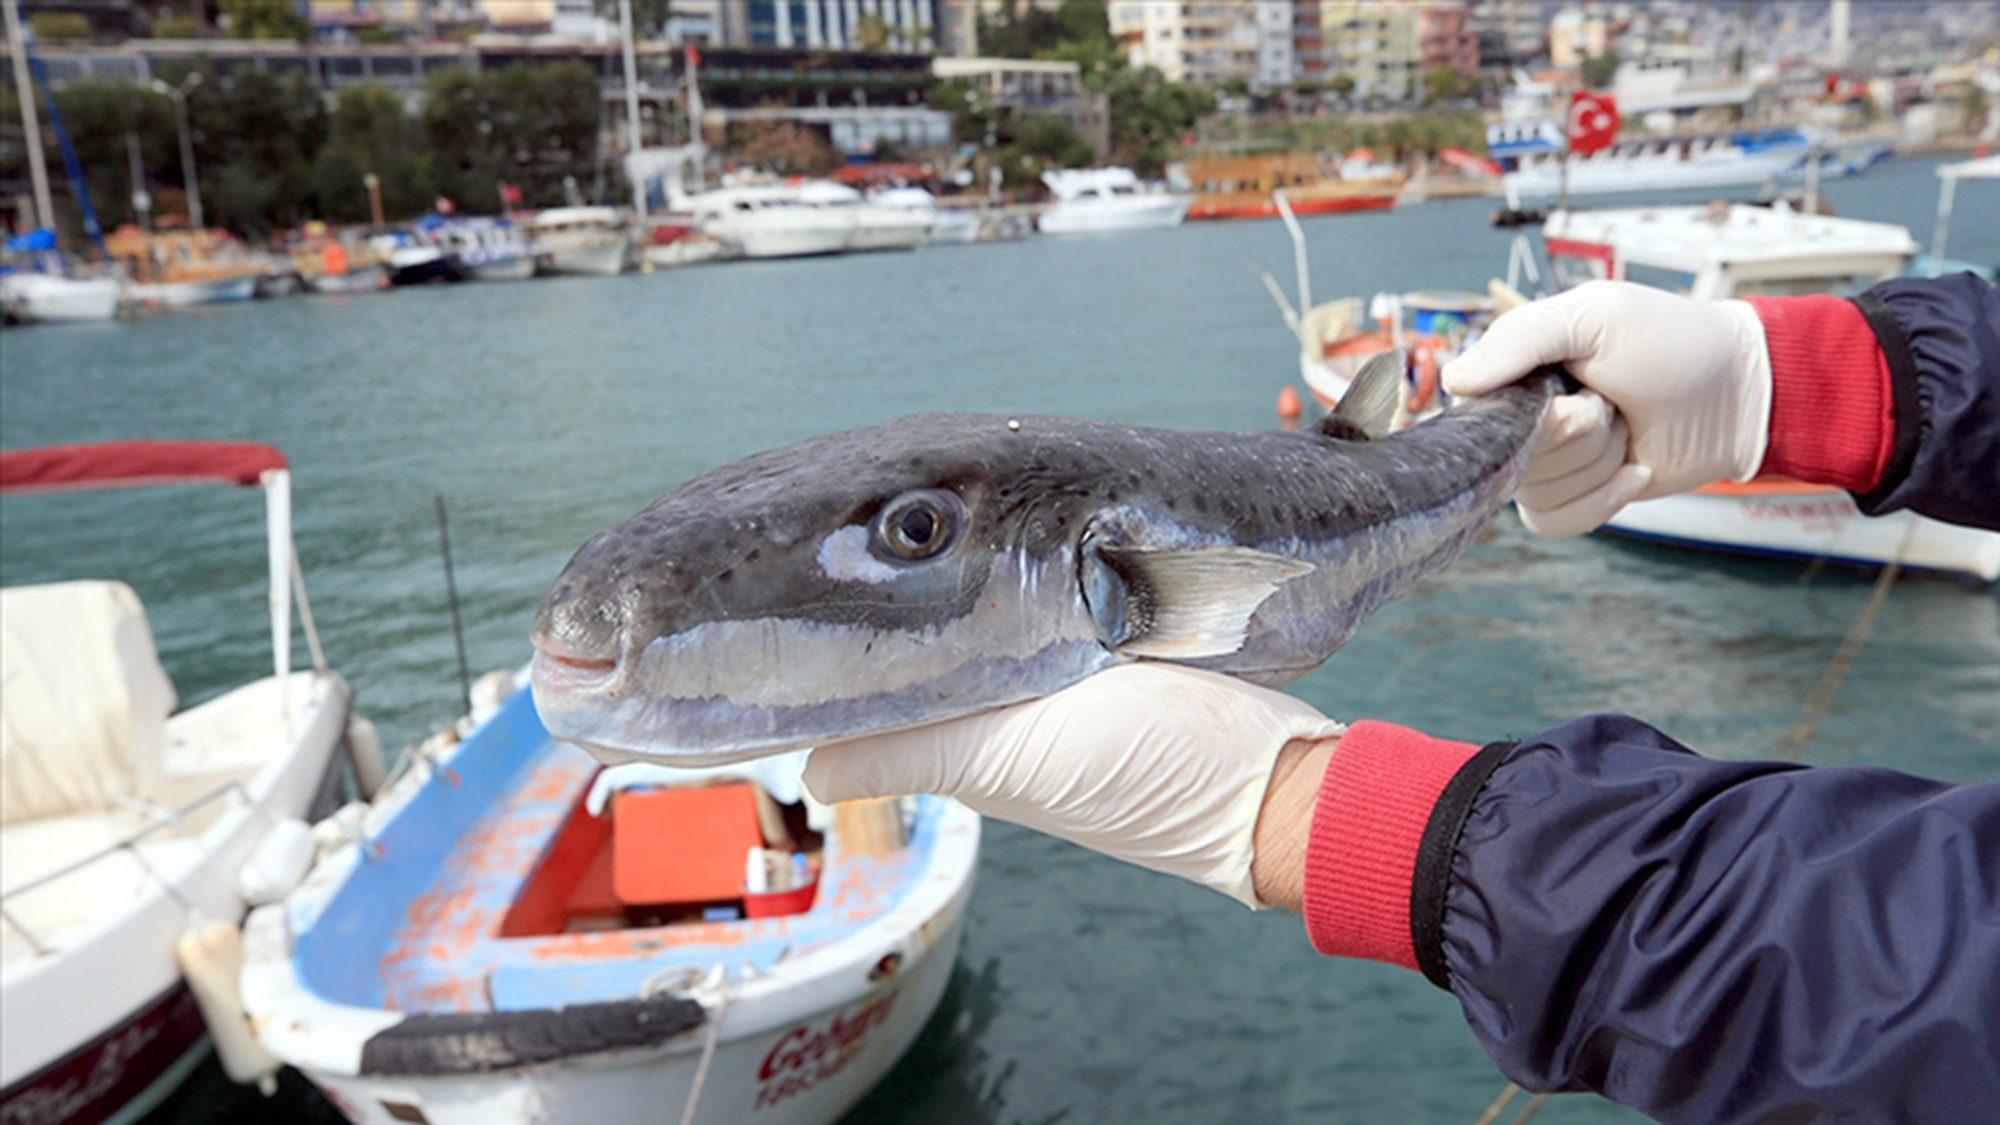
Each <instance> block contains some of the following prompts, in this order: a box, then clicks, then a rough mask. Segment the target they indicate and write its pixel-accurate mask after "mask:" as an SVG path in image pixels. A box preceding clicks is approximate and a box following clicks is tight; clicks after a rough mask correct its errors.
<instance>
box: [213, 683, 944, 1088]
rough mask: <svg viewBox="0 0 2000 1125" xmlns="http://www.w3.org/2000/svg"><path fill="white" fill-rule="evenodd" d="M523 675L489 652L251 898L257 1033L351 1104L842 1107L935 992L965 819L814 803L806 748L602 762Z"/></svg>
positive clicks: (919, 804) (880, 1068) (868, 1081)
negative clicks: (690, 766) (560, 738)
mask: <svg viewBox="0 0 2000 1125" xmlns="http://www.w3.org/2000/svg"><path fill="white" fill-rule="evenodd" d="M495 682H496V681H495V677H488V678H487V679H486V680H484V681H482V685H491V684H494V683H495ZM526 682H527V681H526V673H525V672H522V673H520V674H518V675H514V676H508V675H507V674H504V673H503V674H500V675H499V677H498V683H499V685H500V691H499V692H496V693H494V694H502V695H505V693H507V692H511V695H505V698H504V700H503V701H501V702H498V703H497V705H492V706H490V709H489V708H488V707H487V706H484V705H482V704H481V703H479V702H475V712H480V711H484V712H485V713H486V715H487V717H485V718H484V719H483V721H479V722H477V725H476V726H475V725H472V724H471V723H468V724H467V725H466V727H464V728H461V729H460V731H459V732H455V733H451V734H448V735H446V736H444V737H441V738H439V739H435V740H433V743H432V744H430V745H428V746H427V747H426V749H425V751H424V753H423V754H422V756H421V758H420V760H416V761H415V764H414V765H413V766H412V767H411V768H410V769H409V771H408V772H407V773H405V774H404V775H403V776H402V777H401V778H400V779H399V780H398V781H396V782H394V783H393V784H391V785H390V787H389V788H388V789H387V790H385V791H384V794H383V796H382V797H381V798H380V799H379V800H378V801H377V802H376V803H375V804H374V806H373V807H372V808H371V809H370V810H369V812H368V814H367V816H366V818H365V820H363V821H362V822H361V823H360V824H359V825H358V827H357V829H356V832H355V835H354V838H353V839H351V840H350V841H349V842H347V843H345V844H343V845H342V846H340V847H339V848H338V850H336V851H334V852H332V853H331V854H330V855H329V856H328V857H327V858H326V859H325V860H324V861H323V862H321V864H320V865H319V866H318V867H316V868H315V869H314V870H313V871H312V873H311V874H309V875H308V876H307V877H306V879H305V881H304V882H303V883H301V884H300V885H299V887H298V888H297V889H296V890H295V891H294V892H293V893H292V894H291V896H290V897H289V898H288V899H287V900H286V901H284V902H283V903H281V904H276V905H272V906H269V907H264V908H261V909H259V910H257V911H255V912H254V913H253V914H252V915H251V918H250V920H249V922H248V923H247V924H246V926H245V937H244V945H245V962H244V970H243V974H242V984H243V999H244V1004H245V1006H246V1008H247V1010H248V1013H249V1015H250V1018H251V1020H252V1021H253V1023H254V1024H255V1025H256V1026H257V1027H258V1028H259V1029H260V1036H261V1039H262V1042H263V1044H264V1045H265V1046H266V1047H268V1048H269V1049H270V1050H271V1051H272V1052H274V1053H275V1054H276V1055H278V1056H279V1057H281V1058H283V1059H284V1060H285V1061H287V1062H289V1063H290V1064H291V1065H293V1066H295V1067H297V1068H298V1069H299V1070H301V1071H303V1072H304V1073H305V1075H306V1077H307V1078H309V1079H310V1080H311V1081H312V1082H313V1083H314V1084H315V1085H317V1086H318V1087H319V1088H320V1089H321V1090H323V1091H325V1092H326V1094H327V1095H328V1097H329V1098H330V1099H331V1100H332V1101H333V1103H334V1104H335V1105H336V1106H338V1107H339V1108H340V1110H341V1111H342V1112H343V1113H344V1114H346V1115H347V1116H348V1117H349V1118H351V1119H352V1120H354V1121H357V1122H368V1123H371V1125H392V1123H395V1122H409V1121H425V1122H429V1123H431V1125H506V1123H514V1122H520V1123H526V1122H544V1121H607V1122H609V1121H619V1122H622V1121H681V1122H703V1123H723V1122H728V1123H735V1122H744V1121H759V1122H772V1123H776V1125H805V1123H824V1122H830V1121H832V1120H834V1119H835V1118H837V1117H838V1116H839V1115H840V1114H841V1113H842V1112H843V1111H845V1110H846V1109H847V1108H848V1107H849V1106H851V1105H853V1104H854V1102H855V1101H856V1100H858V1099H859V1098H860V1097H861V1096H862V1094H864V1093H865V1092H866V1091H867V1090H868V1089H869V1087H870V1086H872V1085H873V1084H874V1083H875V1081H876V1080H877V1079H879V1078H880V1077H881V1076H882V1074H883V1073H884V1072H885V1071H887V1070H888V1068H889V1067H890V1066H891V1065H893V1064H894V1062H895V1061H896V1059H897V1058H898V1057H899V1056H900V1055H901V1054H902V1053H903V1052H904V1051H905V1050H906V1049H907V1048H908V1046H909V1045H910V1042H911V1041H912V1040H913V1039H914V1038H915V1036H916V1034H917V1032H918V1030H919V1029H921V1028H922V1027H923V1025H924V1022H925V1021H926V1020H927V1019H928V1018H929V1016H930V1014H931V1012H932V1011H933V1010H934V1009H935V1007H936V1006H937V1003H938V1000H939V999H940V997H941V996H942V994H943V992H944V989H945V985H946V983H947V981H948V979H949V977H950V973H951V965H952V962H953V959H954V957H955V955H956V951H957V948H958V943H959V936H960V931H961V923H962V918H963V914H964V910H965V905H966V901H967V899H968V898H969V896H970V893H971V883H972V875H973V871H974V868H975V867H976V863H977V854H978V842H979V820H978V817H977V816H976V815H974V814H973V813H971V812H970V811H968V810H967V809H965V808H964V807H963V806H961V805H959V804H957V803H956V802H953V801H949V800H945V799H941V798H936V797H917V798H913V799H910V800H908V801H902V802H897V801H887V802H870V803H861V804H856V805H853V806H841V807H839V808H837V809H835V810H833V815H832V817H831V820H830V822H829V821H827V820H825V819H821V818H819V817H815V816H814V815H813V811H812V810H811V809H809V808H808V807H807V806H806V805H805V804H804V803H803V802H804V797H803V790H802V787H801V785H800V783H799V778H798V773H799V769H800V759H801V758H802V757H803V755H792V756H789V757H782V758H773V759H764V760H761V761H757V762H750V763H744V764H743V765H741V766H737V767H725V768H722V769H718V770H708V771H685V770H667V769H663V768H660V767H654V766H647V765H636V766H622V767H615V768H612V769H604V768H603V767H601V766H600V765H599V763H598V762H597V761H595V760H594V759H592V758H591V757H589V756H588V755H587V754H585V753H584V752H583V751H582V750H579V749H577V748H576V747H574V746H571V745H569V744H567V743H563V742H557V741H555V740H553V739H551V738H550V737H549V735H548V733H547V732H546V731H545V730H544V729H543V727H542V725H541V722H540V720H539V719H538V718H537V716H536V713H535V709H534V705H533V699H532V697H531V694H530V693H529V692H528V691H526V690H522V689H524V688H525V686H526ZM484 694H485V693H484V692H475V697H476V698H477V697H479V696H481V695H484Z"/></svg>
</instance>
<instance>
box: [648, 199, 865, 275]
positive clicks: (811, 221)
mask: <svg viewBox="0 0 2000 1125" xmlns="http://www.w3.org/2000/svg"><path fill="white" fill-rule="evenodd" d="M674 209H675V210H676V211H684V212H686V213H688V214H690V215H691V216H693V219H694V226H695V229H696V230H698V231H700V232H701V233H702V234H705V235H707V236H709V237H711V238H716V239H720V240H721V241H723V242H725V243H728V244H729V245H730V246H732V247H734V248H735V255H733V256H740V257H744V258H803V257H812V256H815V255H819V254H838V253H840V252H841V251H843V250H845V249H847V244H848V243H849V242H851V241H852V240H853V238H854V229H855V224H856V221H857V216H856V213H855V211H854V210H852V209H849V208H838V207H822V206H819V205H817V204H815V203H813V202H812V201H811V200H808V199H807V198H805V196H804V195H803V194H802V193H801V192H800V191H799V189H798V188H797V187H796V186H791V185H785V184H751V185H743V186H738V187H724V188H716V189H715V190H713V191H704V192H700V193H697V194H695V195H690V196H683V197H678V198H676V200H675V204H674Z"/></svg>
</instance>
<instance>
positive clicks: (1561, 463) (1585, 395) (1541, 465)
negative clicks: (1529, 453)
mask: <svg viewBox="0 0 2000 1125" xmlns="http://www.w3.org/2000/svg"><path fill="white" fill-rule="evenodd" d="M1627 435H1628V430H1627V427H1626V425H1625V420H1624V419H1623V418H1621V417H1620V416H1619V414H1618V410H1617V408H1616V407H1614V406H1612V405H1611V403H1610V402H1609V401H1607V400H1606V399H1605V398H1604V396H1602V395H1599V394H1597V393H1596V392H1594V391H1582V392H1580V393H1577V394H1573V395H1558V396H1557V397H1555V398H1553V399H1551V400H1550V401H1549V405H1548V408H1547V409H1546V410H1544V411H1543V413H1542V420H1541V425H1540V426H1539V428H1537V430H1536V431H1535V456H1534V459H1533V460H1532V461H1530V462H1529V463H1528V471H1527V472H1526V473H1524V474H1522V477H1521V483H1522V484H1523V485H1531V484H1540V483H1542V482H1544V481H1551V480H1556V479H1558V478H1561V477H1566V476H1569V475H1570V474H1572V473H1574V472H1576V471H1577V470H1579V469H1582V468H1585V467H1586V466H1589V465H1594V464H1596V463H1598V462H1600V461H1602V460H1603V459H1604V458H1605V456H1606V452H1607V450H1611V449H1613V447H1615V451H1616V456H1617V459H1618V460H1619V461H1622V460H1624V458H1625V451H1626V448H1627V445H1628V442H1627ZM1606 474H1607V475H1608V474H1609V470H1606Z"/></svg>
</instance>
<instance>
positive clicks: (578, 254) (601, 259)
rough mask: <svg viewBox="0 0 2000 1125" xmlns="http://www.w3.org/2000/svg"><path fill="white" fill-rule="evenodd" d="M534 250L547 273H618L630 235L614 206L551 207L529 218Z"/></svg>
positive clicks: (628, 250)
mask: <svg viewBox="0 0 2000 1125" xmlns="http://www.w3.org/2000/svg"><path fill="white" fill-rule="evenodd" d="M528 234H529V237H530V238H531V239H532V240H533V241H534V244H535V253H536V254H537V255H538V256H539V257H540V258H541V260H542V262H543V264H544V265H545V267H546V268H547V270H548V271H549V272H550V273H580V274H619V273H624V272H625V267H626V266H627V265H629V264H630V262H631V257H632V235H631V232H630V231H629V230H627V229H626V225H625V217H624V216H623V215H621V214H619V212H618V209H617V208H615V207H551V208H549V209H548V210H546V211H543V212H540V213H539V214H537V215H536V216H535V217H534V218H533V219H530V220H529V221H528Z"/></svg>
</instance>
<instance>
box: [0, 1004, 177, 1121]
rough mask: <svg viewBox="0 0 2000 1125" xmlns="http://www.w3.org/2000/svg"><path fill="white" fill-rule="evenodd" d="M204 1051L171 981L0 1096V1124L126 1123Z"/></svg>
mask: <svg viewBox="0 0 2000 1125" xmlns="http://www.w3.org/2000/svg"><path fill="white" fill-rule="evenodd" d="M207 1046H208V1025H207V1024H205V1023H204V1022H202V1016H201V1009H200V1007H199V1006H198V1005H196V1003H195V999H194V993H193V992H191V991H189V989H188V987H187V985H186V984H183V983H180V982H176V983H175V984H174V985H173V986H172V987H170V988H168V989H167V990H166V991H165V992H163V993H162V994H160V995H159V996H157V997H154V998H153V999H152V1000H150V1001H148V1002H146V1003H144V1004H141V1005H140V1006H139V1007H138V1008H136V1009H134V1010H133V1011H131V1012H129V1013H127V1015H126V1017H125V1018H124V1019H123V1020H121V1021H120V1022H119V1023H118V1024H116V1025H115V1026H113V1027H109V1028H106V1029H105V1031H104V1033H103V1034H101V1035H99V1036H97V1037H96V1038H95V1039H93V1040H91V1041H90V1042H88V1043H85V1044H83V1045H82V1046H81V1047H78V1048H77V1049H76V1050H75V1051H73V1052H71V1053H70V1054H68V1055H66V1056H64V1057H63V1058H61V1059H58V1060H56V1061H55V1062H52V1063H50V1064H49V1065H48V1066H47V1067H45V1068H43V1069H42V1070H40V1071H38V1072H36V1073H34V1074H31V1075H29V1076H27V1077H26V1078H23V1079H21V1080H20V1081H19V1082H16V1083H15V1084H14V1085H12V1086H9V1087H7V1088H6V1089H5V1090H0V1121H6V1122H9V1123H12V1122H35V1123H36V1125H67V1123H69V1122H78V1123H81V1122H86V1121H88V1122H98V1121H113V1120H117V1121H133V1120H136V1119H138V1118H139V1117H142V1116H144V1115H145V1114H146V1113H149V1112H151V1111H152V1109H153V1108H154V1107H155V1106H157V1105H159V1104H160V1102H161V1101H163V1100H165V1098H166V1096H167V1095H168V1094H170V1093H172V1092H173V1091H174V1088H175V1087H177V1086H179V1085H180V1084H181V1082H183V1081H185V1080H186V1078H187V1075H188V1072H189V1071H191V1070H193V1069H194V1067H195V1065H196V1064H198V1063H199V1062H200V1061H201V1059H202V1056H203V1055H204V1054H205V1053H206V1049H207Z"/></svg>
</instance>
